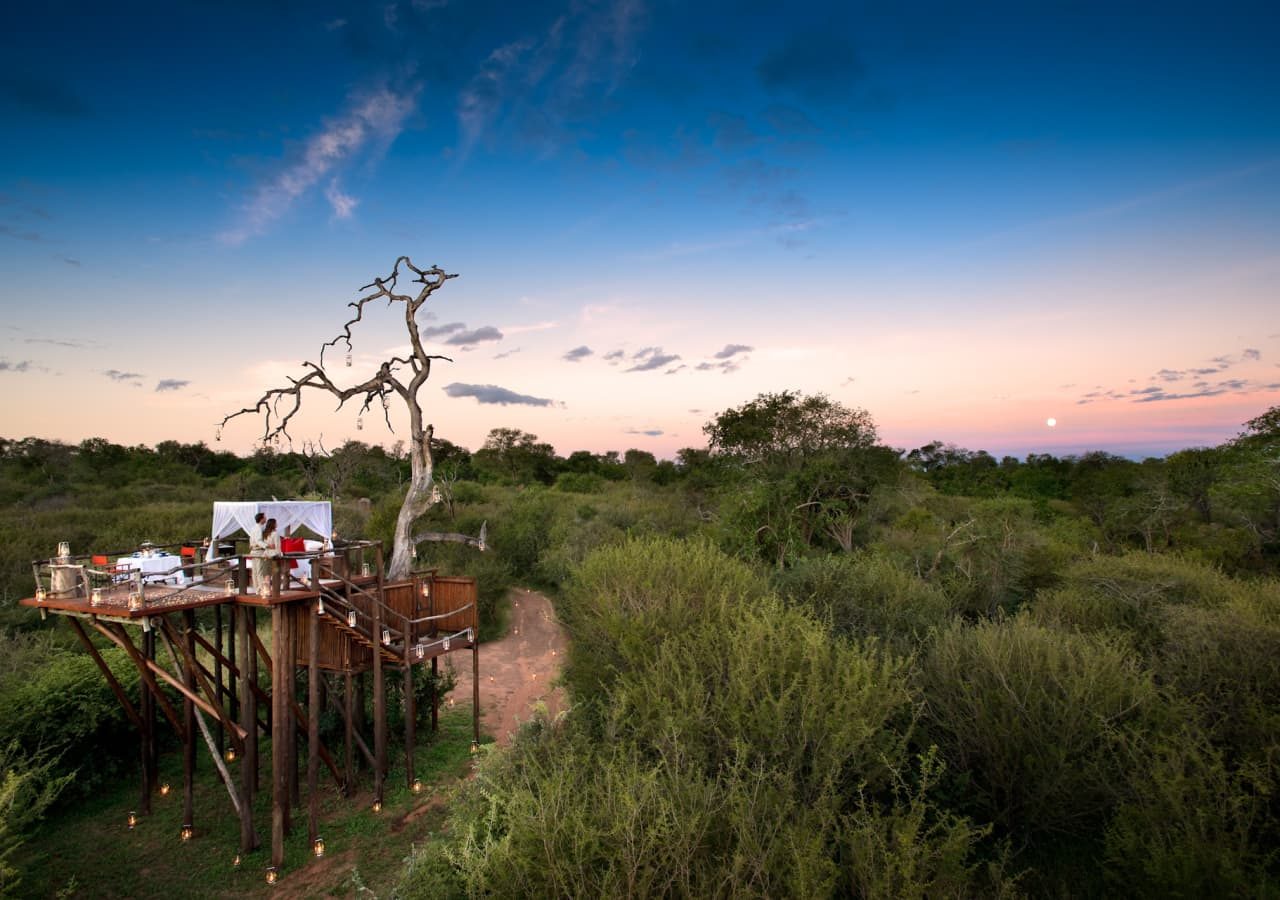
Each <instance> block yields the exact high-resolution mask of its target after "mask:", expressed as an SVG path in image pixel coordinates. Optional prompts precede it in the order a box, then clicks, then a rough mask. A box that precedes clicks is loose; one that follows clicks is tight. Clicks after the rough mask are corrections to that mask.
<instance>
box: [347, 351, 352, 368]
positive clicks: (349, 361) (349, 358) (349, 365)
mask: <svg viewBox="0 0 1280 900" xmlns="http://www.w3.org/2000/svg"><path fill="white" fill-rule="evenodd" d="M347 368H348V369H350V368H351V354H350V353H348V354H347Z"/></svg>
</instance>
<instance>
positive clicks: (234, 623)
mask: <svg viewBox="0 0 1280 900" xmlns="http://www.w3.org/2000/svg"><path fill="white" fill-rule="evenodd" d="M356 549H357V550H358V551H359V552H358V554H357V555H356V556H355V557H352V556H350V555H343V554H334V553H332V551H329V552H313V553H304V554H293V555H291V556H290V557H282V558H278V559H276V560H273V562H272V564H271V569H272V574H271V580H270V582H269V583H268V585H267V586H266V590H265V591H264V592H263V593H258V592H256V591H253V590H251V589H249V587H248V585H249V582H250V577H249V571H248V560H247V559H246V558H244V557H231V558H226V559H223V560H219V561H217V562H212V563H201V562H199V561H197V560H195V559H193V558H192V557H191V554H190V553H189V552H188V553H184V554H183V557H184V558H178V557H175V558H174V561H175V565H174V566H173V568H172V570H170V569H169V568H168V566H167V565H165V564H167V563H168V561H169V559H168V557H161V558H162V559H163V562H164V563H165V564H162V565H159V566H155V565H153V566H152V568H153V569H157V570H160V571H150V572H146V573H143V572H141V571H137V569H138V568H139V567H134V569H133V570H131V569H130V568H129V567H128V566H127V565H116V566H111V565H107V564H104V563H103V559H104V558H107V557H105V556H104V555H102V554H99V555H96V556H94V557H84V556H81V557H74V558H73V557H71V556H70V555H69V554H66V552H65V550H64V551H63V553H64V555H63V556H60V557H58V558H57V559H51V560H43V561H37V562H36V563H34V564H33V572H34V574H35V581H36V584H37V595H36V596H32V597H27V598H24V599H22V600H21V601H20V603H22V605H24V606H28V607H32V608H36V609H39V610H40V611H41V613H42V614H53V615H56V616H59V617H60V618H64V619H65V620H67V621H68V622H69V624H70V627H71V628H72V629H73V630H74V632H75V633H76V635H77V637H78V638H79V640H80V641H81V644H82V645H83V646H84V648H85V651H86V652H87V653H88V654H89V655H90V656H91V657H92V658H93V660H94V661H95V663H96V664H97V665H98V668H99V670H100V671H101V672H102V674H103V676H104V677H105V678H106V680H107V682H108V685H109V686H110V687H111V689H112V692H113V693H114V694H115V696H116V698H117V699H118V700H119V702H120V704H121V705H122V706H123V708H124V711H125V713H126V715H127V716H128V717H129V720H130V721H131V722H132V723H133V724H134V725H135V726H136V727H137V728H138V730H139V733H140V737H141V760H142V782H143V787H142V797H141V802H140V809H141V810H142V812H143V813H144V814H145V813H146V812H148V811H149V810H150V796H151V793H152V792H153V791H155V790H156V788H157V785H156V777H155V773H156V760H157V756H156V754H157V743H156V724H157V712H159V713H163V716H164V718H165V719H167V720H168V722H169V723H170V724H171V725H172V726H173V728H174V731H175V732H176V733H177V735H178V738H179V740H180V742H181V744H182V748H183V750H182V752H183V768H184V788H185V791H184V795H185V796H184V814H185V817H186V821H187V823H188V825H189V824H190V822H191V818H192V816H193V815H194V797H193V793H192V776H191V773H192V772H193V770H194V766H195V754H196V748H197V745H198V744H199V743H201V742H202V741H203V743H204V744H205V745H206V746H207V748H208V750H209V754H210V758H211V759H212V762H213V764H214V765H215V766H216V767H217V768H218V769H219V772H220V774H221V775H222V780H223V783H224V784H225V786H226V788H227V792H228V794H229V796H230V798H231V802H232V805H233V806H234V807H235V809H236V811H237V814H238V817H239V819H240V840H241V850H242V852H244V853H248V852H250V851H252V850H254V849H256V848H257V847H258V846H259V843H260V839H259V837H258V833H257V830H256V828H255V822H254V816H253V812H252V800H253V796H254V794H255V793H257V792H258V790H259V789H260V786H259V781H260V776H259V769H260V765H261V763H262V760H260V754H259V746H258V745H259V740H260V737H263V736H269V737H270V754H269V757H268V758H267V760H266V762H267V764H268V768H269V772H270V782H271V785H270V791H271V794H272V813H271V866H272V867H273V869H274V868H276V867H279V866H280V865H282V863H283V860H284V838H285V836H286V835H287V834H288V833H289V832H290V831H291V830H292V829H293V817H292V810H293V809H294V808H295V807H299V806H301V805H302V800H301V796H302V795H301V792H300V790H299V784H298V782H299V778H298V761H299V760H298V749H299V747H298V744H299V741H298V739H299V738H305V742H306V745H307V748H308V760H307V766H306V772H307V787H306V791H307V798H308V803H307V807H308V813H309V815H308V828H309V833H310V837H311V839H312V840H313V841H314V840H315V839H316V838H317V836H318V835H317V831H316V829H317V805H316V804H317V797H318V794H317V786H316V780H317V777H318V774H319V765H320V762H321V761H322V760H323V762H324V764H325V766H326V767H327V768H328V769H329V771H330V772H331V773H332V774H333V776H334V778H335V780H336V781H337V782H338V783H339V785H340V786H341V787H342V788H343V790H344V792H346V793H347V794H348V795H349V794H351V793H352V791H353V787H354V778H355V774H354V773H355V768H354V764H355V760H356V751H357V750H359V752H360V754H361V755H362V756H363V758H364V759H365V760H366V761H367V762H368V764H369V766H370V768H371V769H372V771H373V780H374V784H373V790H374V795H375V798H376V799H377V800H378V801H379V802H380V801H381V798H382V793H383V786H384V782H385V779H386V777H387V774H388V764H387V715H386V705H387V704H386V699H387V698H386V690H387V688H386V676H387V673H386V671H385V670H386V669H387V668H388V667H391V668H392V669H393V670H396V677H398V678H399V679H401V680H402V688H401V700H400V702H402V703H405V704H406V705H407V708H406V715H405V716H404V727H405V747H406V751H407V752H406V757H405V758H406V763H405V768H406V771H405V778H406V781H407V783H408V784H409V785H410V786H412V785H413V784H414V781H415V779H414V772H413V762H412V760H413V746H414V743H415V740H416V738H415V729H416V720H417V713H416V710H415V703H416V700H415V691H414V689H413V668H414V666H416V665H429V666H430V667H431V670H432V672H433V673H434V672H435V671H436V670H437V662H438V659H439V658H440V657H441V656H444V655H446V654H448V653H450V652H458V651H463V652H465V651H470V653H471V658H472V669H473V672H472V674H473V686H474V687H473V697H472V703H473V707H474V712H475V717H476V718H475V729H476V732H475V741H474V742H473V746H478V741H479V737H480V734H479V704H480V694H479V691H480V687H479V685H480V678H479V671H478V668H479V652H478V647H479V617H478V606H479V604H478V594H477V586H476V582H475V580H474V579H471V578H451V577H447V576H446V577H441V576H438V575H436V573H435V572H434V571H431V572H425V573H417V574H415V575H413V576H412V577H411V578H409V579H407V580H404V581H398V582H393V583H388V582H387V581H385V580H384V578H383V577H382V575H381V574H380V573H381V570H382V562H383V557H382V547H381V545H380V544H376V543H369V542H364V543H362V544H359V545H357V546H356ZM366 550H367V551H369V553H370V554H371V555H372V557H373V561H372V563H370V562H366V561H365V560H366V559H367V557H364V556H363V554H364V552H365V551H366ZM148 558H150V557H148ZM291 559H298V560H302V559H306V560H308V561H309V567H310V570H309V574H308V576H307V578H306V579H302V580H300V579H299V578H297V577H296V573H297V572H298V571H305V568H304V567H301V566H300V567H299V568H298V569H293V568H292V567H291V565H290V561H291ZM121 562H126V560H121ZM353 571H359V572H361V573H362V574H358V575H355V574H351V572H353ZM366 571H367V572H369V573H370V574H363V573H364V572H366ZM163 579H168V580H170V581H180V583H178V584H170V583H160V582H162V580H163ZM206 608H211V609H210V610H207V609H206ZM259 610H262V611H263V612H265V613H267V616H266V617H263V618H260V617H259ZM200 613H204V616H203V618H201V617H200V616H199V615H198V614H200ZM268 622H269V627H270V638H269V642H267V641H264V640H263V639H262V638H261V637H260V636H259V625H260V624H266V623H268ZM131 626H137V627H136V628H135V627H131ZM92 634H96V635H97V636H98V637H99V638H101V639H105V640H106V641H108V642H110V643H111V644H114V645H115V646H116V647H118V648H120V649H121V650H122V651H124V652H125V654H126V655H127V656H128V657H129V659H130V660H131V661H132V662H133V664H134V666H135V667H136V668H137V670H138V676H139V684H140V686H141V688H142V689H141V690H140V692H139V697H138V700H137V702H136V705H135V701H134V700H132V699H131V698H130V697H129V696H128V694H127V693H126V691H125V690H124V689H123V687H122V686H121V684H120V683H119V682H118V680H117V679H116V677H115V676H114V674H113V673H112V670H111V667H110V666H108V665H107V663H106V661H105V660H104V659H103V657H102V654H101V653H100V652H99V650H98V648H97V646H95V644H94V642H93V641H92V640H91V638H90V635H92ZM158 650H163V654H161V653H158V652H157V651H158ZM166 656H167V662H165V663H163V664H162V661H163V660H164V659H165V657H166ZM299 669H304V670H306V671H307V672H308V677H307V684H308V690H307V692H306V694H307V696H306V700H305V701H300V699H299V697H298V690H297V687H298V685H297V679H296V675H297V671H298V670H299ZM335 674H336V675H337V676H338V678H339V680H340V684H341V687H339V686H338V685H334V686H331V687H326V688H325V690H324V692H323V693H324V696H325V697H327V698H328V699H327V700H322V699H321V684H322V682H324V681H325V679H326V677H327V676H328V677H333V676H334V675H335ZM262 675H265V676H266V680H265V683H264V682H263V679H262V677H261V676H262ZM369 675H371V676H372V688H373V690H372V699H373V710H374V721H373V727H372V734H369V733H368V731H365V730H364V727H363V726H361V724H360V722H361V721H363V712H357V706H356V701H355V696H354V693H353V682H354V681H359V682H360V683H361V684H364V683H365V681H364V679H365V678H366V676H369ZM363 690H364V689H363V688H361V694H362V696H363ZM174 692H176V694H177V695H178V696H180V697H181V698H182V699H181V703H180V704H177V705H175V704H174V703H173V702H172V699H171V698H172V697H173V696H174ZM325 706H328V707H329V708H331V709H333V710H335V711H336V712H337V713H338V715H339V716H340V717H341V719H342V721H343V724H344V750H345V752H344V753H343V754H342V761H343V766H342V767H341V768H340V767H339V764H338V761H337V759H336V758H335V756H334V754H332V753H331V752H330V751H329V749H328V748H326V747H325V746H324V744H323V743H322V742H321V740H320V736H319V730H318V722H319V718H320V715H321V712H322V709H323V708H324V707H325ZM362 706H363V701H361V708H362ZM438 708H439V698H438V697H435V696H434V695H433V697H432V703H431V726H432V728H433V729H434V728H435V727H436V722H437V715H438ZM205 716H208V717H209V718H208V719H207V720H206V719H205ZM362 731H363V732H364V736H363V737H362V735H361V732H362ZM365 737H368V738H371V740H369V741H366V740H365ZM370 743H371V744H372V745H373V746H372V748H371V747H370V746H369V744H370ZM232 751H234V752H232ZM264 755H265V754H264ZM237 757H238V758H239V760H240V762H239V773H238V775H239V777H238V778H237V777H236V774H235V773H233V771H232V770H231V769H230V768H228V766H227V765H226V763H230V762H231V761H232V760H234V759H236V758H237Z"/></svg>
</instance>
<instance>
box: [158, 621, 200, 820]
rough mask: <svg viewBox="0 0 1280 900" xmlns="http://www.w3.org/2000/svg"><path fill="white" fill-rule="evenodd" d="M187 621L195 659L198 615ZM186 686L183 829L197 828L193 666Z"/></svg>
mask: <svg viewBox="0 0 1280 900" xmlns="http://www.w3.org/2000/svg"><path fill="white" fill-rule="evenodd" d="M183 618H184V619H185V620H186V625H187V653H188V654H190V655H191V656H193V657H194V656H195V640H194V639H193V638H192V637H191V634H192V633H193V632H194V631H195V628H196V614H195V612H193V611H192V610H186V611H185V612H184V613H183ZM161 619H162V620H163V617H161ZM166 624H167V623H166ZM173 664H174V665H179V661H178V660H177V659H175V660H174V661H173ZM182 683H183V685H184V686H185V687H186V689H187V690H186V692H185V693H184V694H183V697H182V721H183V723H184V725H185V729H186V734H184V735H183V741H182V825H183V827H184V828H185V827H187V826H189V825H194V824H195V805H196V783H195V774H196V704H195V701H194V699H193V698H194V696H195V691H196V673H195V671H194V670H193V668H192V667H191V666H182Z"/></svg>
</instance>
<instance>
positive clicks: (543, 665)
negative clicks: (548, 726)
mask: <svg viewBox="0 0 1280 900" xmlns="http://www.w3.org/2000/svg"><path fill="white" fill-rule="evenodd" d="M565 646H566V638H565V633H564V629H563V628H562V627H561V625H560V623H559V622H558V621H557V620H556V614H555V610H554V609H552V607H551V601H550V600H548V599H547V598H546V597H544V596H543V595H542V594H539V593H536V592H534V591H528V590H524V589H523V588H513V589H512V592H511V625H510V628H509V629H508V631H507V636H506V637H504V638H502V639H501V640H498V641H490V642H489V643H486V644H481V645H480V724H481V727H482V728H483V730H484V731H485V732H487V733H488V734H491V735H493V737H494V738H495V739H496V740H497V742H498V744H499V745H500V746H504V747H505V746H506V745H507V744H509V743H511V738H512V737H513V736H514V734H515V732H516V731H517V729H519V727H520V724H521V723H522V722H527V721H529V719H530V718H531V717H532V715H533V709H534V706H535V705H536V704H537V703H538V702H539V701H541V702H544V703H546V705H547V710H548V712H549V713H550V714H551V715H553V716H554V715H555V714H556V713H557V712H559V711H560V710H561V709H563V708H564V706H565V696H564V690H563V689H561V688H556V689H553V688H552V684H553V682H554V681H555V678H556V675H557V674H559V672H560V663H561V662H562V660H563V658H564V652H565ZM450 662H451V663H453V664H454V672H455V674H456V676H457V679H458V681H457V687H455V688H454V689H453V693H452V697H453V699H454V702H455V703H457V704H458V705H459V706H462V705H463V704H469V703H470V702H471V660H470V658H469V657H465V656H464V655H463V654H456V660H455V659H451V660H450Z"/></svg>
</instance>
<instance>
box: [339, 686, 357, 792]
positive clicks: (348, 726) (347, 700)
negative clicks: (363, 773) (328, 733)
mask: <svg viewBox="0 0 1280 900" xmlns="http://www.w3.org/2000/svg"><path fill="white" fill-rule="evenodd" d="M342 674H343V679H342V680H343V688H344V690H343V696H342V705H343V710H342V711H343V714H344V715H343V719H344V720H345V721H344V722H343V724H344V726H345V728H344V737H345V741H344V742H343V762H344V763H345V764H346V767H347V779H346V784H345V785H344V786H343V791H342V793H343V794H345V795H346V796H348V797H350V796H351V795H352V794H354V793H355V789H356V760H355V747H354V746H353V745H354V743H355V740H354V738H355V727H356V723H355V715H356V713H355V699H354V696H353V691H352V686H351V670H350V669H348V670H347V671H346V672H343V673H342Z"/></svg>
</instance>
